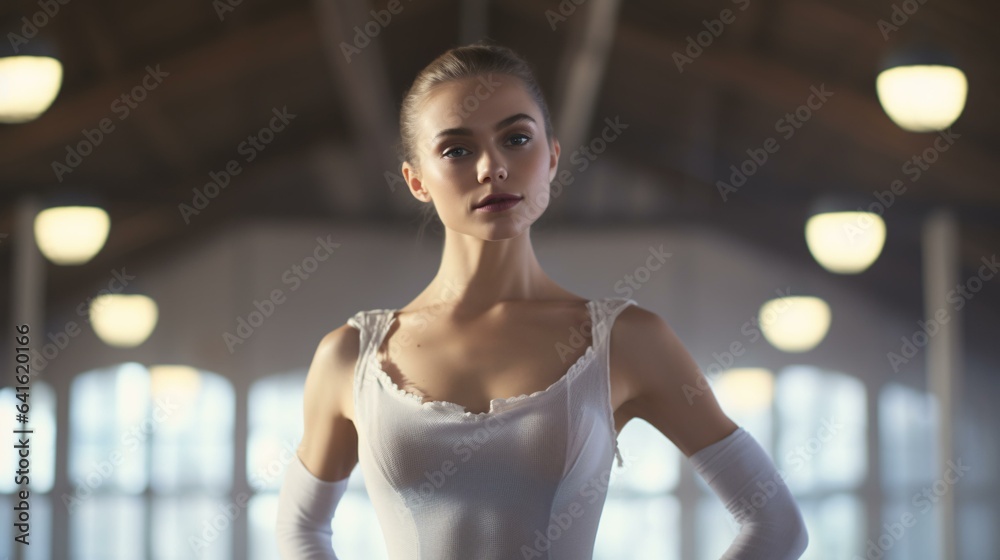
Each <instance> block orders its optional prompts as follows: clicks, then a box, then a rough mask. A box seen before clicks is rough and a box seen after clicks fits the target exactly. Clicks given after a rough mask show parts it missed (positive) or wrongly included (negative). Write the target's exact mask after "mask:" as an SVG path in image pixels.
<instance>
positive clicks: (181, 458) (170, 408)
mask: <svg viewBox="0 0 1000 560" xmlns="http://www.w3.org/2000/svg"><path fill="white" fill-rule="evenodd" d="M233 420H234V394H233V388H232V385H231V384H230V382H229V381H228V380H227V379H225V378H223V377H221V376H219V375H216V374H214V373H209V372H205V371H199V370H196V369H193V368H187V367H182V366H158V367H153V368H151V369H147V368H146V367H144V366H143V365H141V364H137V363H125V364H120V365H117V366H113V367H109V368H103V369H98V370H94V371H89V372H86V373H83V374H80V375H79V376H77V377H76V378H75V379H74V380H73V384H72V387H71V390H70V447H69V469H68V472H69V479H70V483H71V488H72V490H71V492H70V493H69V494H67V495H65V496H62V497H61V498H60V501H61V502H63V504H61V505H60V507H66V508H67V510H68V512H69V514H70V515H69V520H70V524H69V528H70V534H69V538H70V547H69V548H70V550H72V551H73V554H74V555H73V558H74V559H79V560H91V559H93V560H109V559H122V560H125V559H133V558H146V557H150V558H156V559H157V560H161V559H162V560H173V559H182V558H192V557H198V558H211V559H223V558H229V557H230V555H231V543H232V535H231V531H230V527H229V523H230V522H231V515H230V514H231V512H232V511H233V509H232V508H233V507H234V506H235V507H236V508H239V505H238V504H233V503H231V500H230V498H229V490H230V489H231V487H232V471H233V463H232V457H233Z"/></svg>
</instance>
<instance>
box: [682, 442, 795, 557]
mask: <svg viewBox="0 0 1000 560" xmlns="http://www.w3.org/2000/svg"><path fill="white" fill-rule="evenodd" d="M688 460H689V461H690V462H691V464H692V466H694V470H695V472H697V473H698V475H699V476H701V478H702V480H704V481H705V482H706V483H707V484H708V485H709V486H710V487H711V488H712V490H713V491H714V492H715V494H716V495H717V496H718V497H719V499H721V500H722V503H723V504H724V505H725V506H726V509H727V510H729V512H730V513H731V514H732V515H733V517H735V518H736V521H737V522H739V524H740V533H739V535H737V536H736V539H735V540H733V544H732V545H731V546H730V547H729V548H728V549H726V552H725V554H723V556H722V558H721V559H720V560H794V559H796V558H799V557H800V556H802V553H803V552H805V550H806V546H807V545H808V544H809V535H808V532H807V531H806V525H805V520H804V519H803V518H802V512H801V511H799V507H798V505H797V504H796V503H795V500H794V499H793V498H792V493H791V492H790V491H789V489H788V486H787V485H786V484H785V481H784V479H783V478H782V477H781V476H780V475H779V473H778V469H777V468H776V467H775V465H774V462H773V461H772V460H771V457H770V456H768V454H767V452H766V451H764V448H763V447H761V446H760V444H759V443H757V440H756V439H754V437H753V436H752V435H750V432H747V431H746V430H744V429H743V427H742V426H740V427H738V428H737V429H736V431H734V432H733V433H731V434H729V435H728V436H726V437H725V438H723V439H722V440H720V441H717V442H715V443H713V444H711V445H709V446H708V447H706V448H704V449H701V450H699V451H698V452H697V453H695V454H693V455H691V456H690V457H688Z"/></svg>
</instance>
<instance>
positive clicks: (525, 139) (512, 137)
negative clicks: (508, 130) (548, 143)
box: [510, 134, 531, 146]
mask: <svg viewBox="0 0 1000 560" xmlns="http://www.w3.org/2000/svg"><path fill="white" fill-rule="evenodd" d="M518 138H522V139H524V142H521V143H520V144H514V145H515V146H524V145H526V144H527V143H528V142H529V141H531V137H530V136H528V135H527V134H515V135H513V136H511V137H510V139H511V140H516V139H518Z"/></svg>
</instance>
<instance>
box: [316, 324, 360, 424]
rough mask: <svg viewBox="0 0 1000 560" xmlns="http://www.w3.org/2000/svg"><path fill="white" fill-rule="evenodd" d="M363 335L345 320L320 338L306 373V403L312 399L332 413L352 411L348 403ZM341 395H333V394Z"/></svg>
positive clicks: (329, 413) (328, 412)
mask: <svg viewBox="0 0 1000 560" xmlns="http://www.w3.org/2000/svg"><path fill="white" fill-rule="evenodd" d="M360 343H361V342H360V334H359V332H358V330H357V329H355V328H354V327H352V326H350V325H349V324H347V323H345V324H343V325H341V326H340V327H337V328H336V329H334V330H332V331H330V332H328V333H327V334H326V335H324V336H323V338H322V339H320V341H319V343H318V344H317V346H316V353H315V354H314V355H313V359H312V363H311V364H310V365H309V372H308V373H307V374H306V383H305V397H306V404H307V405H308V404H309V403H310V400H313V401H316V402H314V403H313V404H316V405H318V406H320V407H322V408H323V409H324V410H325V411H326V413H327V414H328V415H336V414H342V413H344V412H350V411H349V410H348V407H347V406H346V405H349V404H350V402H349V400H350V399H347V398H344V397H350V396H351V388H352V387H353V381H354V369H355V366H356V365H357V362H358V355H359V353H360ZM334 396H335V397H337V398H331V397H334Z"/></svg>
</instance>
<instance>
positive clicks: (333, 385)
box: [299, 324, 360, 480]
mask: <svg viewBox="0 0 1000 560" xmlns="http://www.w3.org/2000/svg"><path fill="white" fill-rule="evenodd" d="M359 347H360V336H359V332H358V330H357V329H355V328H353V327H351V326H350V325H348V324H344V325H342V326H340V327H338V328H336V329H334V330H332V331H330V332H329V333H327V334H326V335H324V336H323V338H322V339H321V340H320V341H319V343H318V344H317V346H316V352H315V354H314V355H313V359H312V363H311V364H310V365H309V371H308V373H307V374H306V381H305V386H304V387H303V420H304V422H303V435H302V443H301V444H300V446H299V457H300V458H301V459H302V463H303V464H304V465H305V466H306V468H307V469H309V471H310V472H312V473H313V474H314V475H316V476H317V477H319V478H320V479H323V480H339V479H342V478H344V477H346V476H348V475H350V473H351V470H353V468H354V465H355V464H357V431H356V430H355V428H354V422H353V420H352V419H353V413H354V411H353V404H352V396H353V391H352V388H353V380H354V370H355V366H356V364H357V360H358V353H359Z"/></svg>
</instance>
